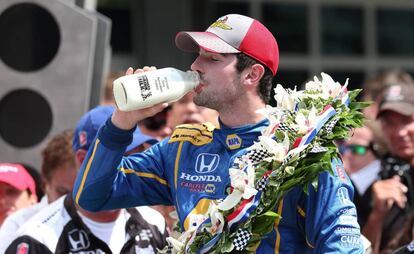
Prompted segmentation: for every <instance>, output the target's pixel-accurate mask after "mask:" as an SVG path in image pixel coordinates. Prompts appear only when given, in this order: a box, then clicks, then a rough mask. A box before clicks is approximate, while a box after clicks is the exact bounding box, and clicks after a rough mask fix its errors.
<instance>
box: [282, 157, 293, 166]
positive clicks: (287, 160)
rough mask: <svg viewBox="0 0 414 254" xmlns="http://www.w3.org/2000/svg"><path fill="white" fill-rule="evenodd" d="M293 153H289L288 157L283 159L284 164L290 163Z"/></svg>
mask: <svg viewBox="0 0 414 254" xmlns="http://www.w3.org/2000/svg"><path fill="white" fill-rule="evenodd" d="M292 157H293V155H292V154H289V155H288V156H287V157H286V158H284V159H283V161H282V166H284V165H286V164H288V163H289V161H290V160H291V159H292Z"/></svg>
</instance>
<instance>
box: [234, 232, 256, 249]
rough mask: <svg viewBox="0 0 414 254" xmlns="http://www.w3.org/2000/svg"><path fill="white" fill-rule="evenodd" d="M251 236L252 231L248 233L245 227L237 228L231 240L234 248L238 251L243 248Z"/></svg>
mask: <svg viewBox="0 0 414 254" xmlns="http://www.w3.org/2000/svg"><path fill="white" fill-rule="evenodd" d="M251 236H252V233H250V232H249V231H247V230H246V229H241V228H239V229H238V230H237V234H236V237H235V238H234V240H233V245H234V248H235V249H236V250H238V251H241V250H244V248H245V247H246V246H247V243H248V242H249V240H250V237H251Z"/></svg>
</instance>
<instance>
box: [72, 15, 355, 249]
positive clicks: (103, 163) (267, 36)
mask: <svg viewBox="0 0 414 254" xmlns="http://www.w3.org/2000/svg"><path fill="white" fill-rule="evenodd" d="M175 41H176V45H177V47H178V48H179V49H181V50H183V51H188V52H193V53H196V54H198V56H197V57H196V59H195V60H194V62H193V63H192V65H191V69H192V70H193V71H197V72H198V73H199V74H200V76H201V82H200V84H199V86H197V88H195V89H194V92H195V93H194V95H193V96H194V97H193V101H194V103H195V104H196V105H199V106H205V107H208V108H211V109H214V110H216V111H217V112H219V114H220V117H219V120H220V121H219V124H220V127H219V128H215V127H214V125H213V124H209V123H206V124H191V125H190V124H188V125H184V126H179V127H177V128H176V129H175V130H174V132H173V134H172V135H171V137H170V138H169V139H165V140H163V141H161V142H160V143H158V144H156V145H154V146H152V147H151V148H150V149H148V150H146V151H144V152H142V153H135V154H132V155H130V156H123V155H124V150H125V147H127V146H128V144H129V143H130V140H131V138H132V133H133V132H134V130H135V128H136V124H137V122H138V121H140V120H142V119H145V118H147V117H149V116H152V115H154V114H156V113H157V112H160V111H161V110H163V109H164V108H165V107H167V106H168V105H167V104H166V103H162V104H158V105H154V106H153V107H150V108H145V109H141V110H134V111H130V112H122V111H120V110H118V109H117V110H115V111H114V113H113V114H112V116H111V118H108V120H107V121H106V122H105V125H104V126H103V127H102V128H101V129H100V131H99V132H98V135H97V138H96V140H95V141H94V142H93V144H92V145H91V148H90V150H89V152H88V155H87V157H86V158H85V163H83V164H82V167H81V170H80V174H79V175H78V176H77V179H76V182H75V186H74V190H73V193H72V195H73V198H74V199H75V202H76V203H77V204H79V205H80V206H82V207H83V208H85V209H88V210H90V211H105V210H108V209H114V208H121V207H130V206H136V205H156V204H163V205H175V206H176V208H177V214H178V217H179V222H180V227H181V229H183V230H191V229H195V228H196V227H197V226H198V225H199V224H197V223H199V222H200V217H201V216H202V214H203V213H205V212H206V211H207V208H208V207H209V204H211V202H215V200H217V199H223V198H225V197H226V196H227V195H228V192H227V189H228V187H229V184H230V177H229V173H228V168H229V165H231V163H232V156H234V155H236V154H237V153H238V152H241V151H245V150H244V149H246V148H247V147H249V146H251V145H253V142H254V141H257V139H258V137H259V136H260V135H261V134H262V130H263V129H264V128H265V127H266V126H268V124H269V121H268V120H267V119H265V118H264V116H262V115H260V114H257V110H258V109H263V108H265V106H266V103H268V102H269V99H270V92H271V88H272V79H273V76H275V75H276V71H277V67H278V64H279V51H278V46H277V42H276V39H275V38H274V36H273V34H272V33H271V32H270V31H269V30H268V29H267V28H266V27H265V26H263V24H261V23H260V22H259V21H258V20H255V19H253V18H250V17H247V16H243V15H238V14H228V15H225V16H223V17H221V18H219V19H218V20H216V21H215V22H214V23H213V24H212V25H211V26H210V27H209V28H208V29H207V31H206V32H179V33H178V34H177V36H176V40H175ZM152 69H154V68H150V67H144V68H142V69H137V70H135V72H136V73H139V72H143V71H149V70H152ZM133 73H134V70H133V69H132V68H129V69H128V70H127V71H126V74H133ZM329 167H330V168H331V169H332V171H333V174H329V173H328V172H326V171H325V172H323V173H321V174H320V176H319V178H318V191H317V192H316V191H315V189H314V188H309V192H308V194H306V193H305V192H304V191H303V189H302V188H296V189H295V190H294V191H291V192H289V193H288V194H287V196H286V198H285V199H284V201H283V202H281V203H280V204H279V208H278V209H279V212H280V214H281V216H282V218H283V219H281V220H278V219H277V220H275V224H274V225H275V226H274V228H273V231H272V232H271V233H269V234H268V235H267V236H266V237H265V238H264V239H263V240H262V241H261V242H260V244H258V245H256V246H252V249H251V251H252V252H256V253H279V252H280V253H293V252H294V253H363V245H362V244H361V238H360V229H359V225H358V223H357V217H356V212H355V206H354V204H353V203H352V200H351V199H352V195H353V187H352V185H351V183H350V181H349V179H348V178H346V177H341V176H345V175H346V173H345V172H344V171H343V167H342V164H341V162H340V161H339V160H335V161H332V165H329ZM125 168H128V169H130V170H131V172H133V174H124V173H123V169H125ZM335 169H336V170H335ZM327 170H328V168H327ZM327 208H328V209H327Z"/></svg>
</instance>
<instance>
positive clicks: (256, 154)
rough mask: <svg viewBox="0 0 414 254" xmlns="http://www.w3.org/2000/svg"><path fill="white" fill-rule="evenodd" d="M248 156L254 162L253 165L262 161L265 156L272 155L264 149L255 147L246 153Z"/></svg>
mask: <svg viewBox="0 0 414 254" xmlns="http://www.w3.org/2000/svg"><path fill="white" fill-rule="evenodd" d="M246 156H247V158H248V159H249V160H250V161H251V162H252V164H253V165H255V164H257V163H260V162H262V161H263V159H264V158H267V157H270V156H271V155H270V154H269V153H268V152H267V151H266V150H264V149H253V150H251V151H249V152H248V153H247V154H246Z"/></svg>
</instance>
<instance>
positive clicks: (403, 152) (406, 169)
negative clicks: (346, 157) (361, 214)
mask: <svg viewBox="0 0 414 254" xmlns="http://www.w3.org/2000/svg"><path fill="white" fill-rule="evenodd" d="M380 98H381V99H380V103H379V112H378V115H377V119H378V120H379V121H380V123H381V127H382V130H383V134H384V137H385V139H386V141H387V145H388V148H389V151H390V154H389V155H387V156H385V158H382V159H381V163H382V166H381V172H380V176H381V178H382V180H379V181H376V182H375V183H374V184H373V185H372V204H373V205H372V211H371V213H370V215H369V217H368V221H367V224H366V225H365V227H364V228H363V233H364V235H366V236H367V238H368V239H369V240H370V241H371V242H372V244H373V246H374V249H375V250H380V251H389V250H395V249H396V248H397V247H398V246H401V245H403V244H407V243H408V242H410V241H411V240H413V233H412V230H411V229H407V231H405V232H404V230H403V229H404V226H405V225H407V224H409V222H410V219H409V218H412V214H413V203H414V195H413V193H414V189H413V167H414V84H395V85H390V86H389V87H388V88H387V89H385V90H384V92H383V93H382V95H381V97H380ZM386 253H389V252H386Z"/></svg>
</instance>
